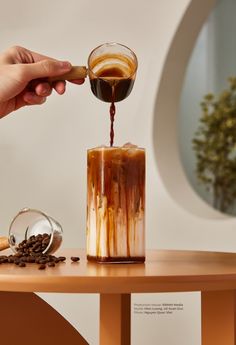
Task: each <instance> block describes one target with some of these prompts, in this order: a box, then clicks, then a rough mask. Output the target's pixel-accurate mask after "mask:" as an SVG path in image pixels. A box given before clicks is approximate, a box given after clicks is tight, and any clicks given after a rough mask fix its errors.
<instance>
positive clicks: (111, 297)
mask: <svg viewBox="0 0 236 345" xmlns="http://www.w3.org/2000/svg"><path fill="white" fill-rule="evenodd" d="M111 344H112V345H130V294H101V295H100V345H111Z"/></svg>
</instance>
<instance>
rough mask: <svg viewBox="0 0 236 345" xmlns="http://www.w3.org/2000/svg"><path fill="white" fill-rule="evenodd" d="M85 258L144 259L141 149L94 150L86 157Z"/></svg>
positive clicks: (143, 201)
mask: <svg viewBox="0 0 236 345" xmlns="http://www.w3.org/2000/svg"><path fill="white" fill-rule="evenodd" d="M87 164H88V175H87V258H88V260H95V261H101V262H123V261H124V262H134V261H138V262H143V261H144V260H145V150H144V149H143V148H139V147H137V146H134V145H131V144H126V145H124V146H122V147H106V146H102V147H96V148H93V149H90V150H88V156H87Z"/></svg>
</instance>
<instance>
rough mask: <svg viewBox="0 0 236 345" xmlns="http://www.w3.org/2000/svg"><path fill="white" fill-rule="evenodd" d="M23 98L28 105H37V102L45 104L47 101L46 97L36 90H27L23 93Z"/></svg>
mask: <svg viewBox="0 0 236 345" xmlns="http://www.w3.org/2000/svg"><path fill="white" fill-rule="evenodd" d="M22 99H23V100H24V102H25V103H26V105H27V104H28V105H36V104H43V103H44V102H46V99H47V98H46V97H43V96H38V95H36V93H34V92H30V91H28V92H26V93H25V94H23V95H22Z"/></svg>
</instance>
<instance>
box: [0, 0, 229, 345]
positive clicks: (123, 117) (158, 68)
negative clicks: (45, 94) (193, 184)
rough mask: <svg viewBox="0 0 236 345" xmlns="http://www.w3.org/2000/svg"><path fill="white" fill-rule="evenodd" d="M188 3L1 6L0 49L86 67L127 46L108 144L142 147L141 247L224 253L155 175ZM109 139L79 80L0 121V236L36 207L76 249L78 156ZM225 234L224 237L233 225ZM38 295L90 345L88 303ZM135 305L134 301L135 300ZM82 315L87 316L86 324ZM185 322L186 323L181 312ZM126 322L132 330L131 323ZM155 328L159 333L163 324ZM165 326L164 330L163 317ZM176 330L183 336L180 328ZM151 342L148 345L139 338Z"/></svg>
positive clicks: (82, 163) (82, 175) (91, 299)
mask: <svg viewBox="0 0 236 345" xmlns="http://www.w3.org/2000/svg"><path fill="white" fill-rule="evenodd" d="M189 3H190V0H178V1H171V0H149V1H142V2H141V1H139V2H138V1H135V0H129V1H127V0H120V1H119V2H114V1H108V0H100V1H91V0H69V1H67V2H64V1H58V0H57V1H56V0H52V1H47V0H41V1H40V2H33V1H29V0H22V1H20V2H16V1H13V0H9V1H7V2H4V4H2V5H1V12H0V38H1V39H0V51H1V50H3V49H5V48H7V47H8V46H11V45H13V44H19V45H23V46H26V47H28V48H30V49H33V50H35V51H40V52H41V53H45V54H48V55H51V56H53V57H58V58H62V59H68V60H70V61H71V62H72V63H74V64H86V61H87V56H88V54H89V52H90V51H91V49H92V48H94V47H95V46H97V45H98V44H100V43H103V42H106V41H117V42H121V43H124V44H126V45H128V46H129V47H130V48H132V49H133V50H134V51H135V52H136V54H137V56H138V59H139V70H138V75H137V81H136V84H135V86H134V90H133V92H132V94H131V95H130V97H129V98H128V99H127V100H125V101H124V102H122V103H120V104H119V105H117V117H116V127H115V130H116V137H115V141H116V144H122V143H124V142H127V141H131V142H133V143H136V144H139V145H140V146H144V147H146V149H147V155H148V159H147V231H146V235H147V236H146V237H147V248H189V249H194V248H196V249H208V248H209V249H216V248H217V249H220V248H221V249H222V247H223V249H225V248H226V249H227V248H229V250H230V249H231V247H230V246H228V244H227V243H226V244H225V246H224V245H223V246H222V237H223V236H224V235H223V233H222V232H221V229H220V227H218V228H217V229H215V231H214V230H213V228H212V227H210V228H209V229H208V230H207V231H203V229H204V228H205V226H206V223H207V221H206V220H205V219H200V220H197V218H196V217H195V216H193V215H192V214H189V213H188V212H187V211H186V210H184V209H182V208H181V207H180V206H179V205H177V204H176V203H175V202H174V201H173V200H172V199H171V197H170V195H169V194H168V193H167V191H166V188H165V186H164V185H163V183H162V180H161V178H160V176H159V173H158V171H157V169H156V164H155V157H154V151H153V146H152V122H153V110H154V103H155V96H156V92H157V88H158V83H159V80H160V76H161V72H162V68H163V64H164V61H165V57H166V54H167V51H168V48H169V46H170V43H171V40H172V38H173V35H174V33H175V30H176V28H177V25H178V23H179V21H180V19H181V17H182V15H183V14H184V11H185V9H186V7H187V5H188V4H189ZM108 135H109V121H108V106H107V105H106V104H104V103H102V102H100V101H98V100H97V99H96V98H95V97H94V96H93V95H92V94H91V92H90V89H89V85H88V83H86V84H85V85H84V86H82V87H77V86H74V85H68V90H67V93H66V95H64V96H62V97H59V96H57V95H53V96H51V97H50V99H49V100H48V102H47V103H46V104H45V105H43V106H41V107H34V108H30V107H29V108H25V109H22V110H20V111H18V112H17V113H16V114H13V115H11V116H8V117H6V118H4V119H2V120H1V126H0V166H1V170H0V189H1V193H0V210H1V211H0V215H1V217H0V229H1V232H2V234H7V228H8V225H9V222H10V220H11V218H12V217H13V216H14V215H15V214H16V213H17V211H18V210H19V209H21V208H22V207H25V206H28V207H35V208H39V209H41V210H43V211H45V212H47V213H48V214H49V215H51V216H53V217H55V218H56V219H57V220H59V221H60V222H61V224H62V226H63V228H64V232H65V236H64V246H65V247H75V244H76V246H77V247H85V208H86V198H85V196H86V149H87V148H89V147H92V146H95V145H100V144H102V143H107V142H108ZM162 149H163V150H165V148H162ZM170 215H171V217H170ZM195 220H196V223H197V224H201V225H202V226H201V227H200V229H201V231H199V232H198V229H197V226H196V227H194V226H193V227H192V224H193V223H194V221H195ZM226 231H228V232H229V233H230V238H231V239H232V236H234V235H233V234H234V232H235V229H234V225H233V223H232V224H231V225H230V226H228V227H227V230H226ZM213 233H214V242H213V241H211V237H212V235H213ZM229 243H232V241H230V242H229ZM232 246H233V244H232ZM43 296H44V297H45V299H46V300H47V301H49V302H50V303H51V304H52V305H54V306H55V307H57V308H58V310H59V311H60V312H61V313H62V314H63V315H65V316H66V317H67V318H68V319H69V320H70V321H71V322H72V324H73V325H75V327H77V328H78V329H79V330H80V331H81V333H82V334H83V335H84V336H85V337H86V338H87V339H88V341H89V343H90V344H92V345H93V344H94V345H96V344H98V340H97V339H98V317H97V316H96V315H97V310H98V299H97V296H88V295H86V296H82V295H81V296H80V295H79V296H78V295H76V296H75V295H69V296H68V295H47V294H43ZM185 296H186V297H185ZM195 297H196V296H192V298H189V295H188V296H187V294H183V296H182V297H181V298H182V301H183V303H185V302H186V306H188V307H189V306H193V307H194V308H196V306H197V305H198V302H199V301H198V298H195ZM135 298H140V300H142V298H144V296H142V295H141V296H136V297H135ZM152 298H153V299H154V298H155V296H152ZM156 298H158V299H160V296H157V297H156ZM166 298H168V296H167V295H165V299H166ZM172 298H173V295H172ZM75 306H76V307H75ZM88 309H89V310H90V313H89V314H88ZM187 309H188V308H187ZM91 310H92V311H94V312H93V317H94V318H93V319H92V318H91ZM86 313H87V314H86ZM85 315H89V316H88V317H89V319H90V323H88V322H86V319H87V317H85ZM184 315H185V316H186V318H187V319H188V320H189V317H190V314H184ZM194 320H195V321H196V318H193V321H194ZM134 322H136V323H135V324H136V325H137V326H138V322H139V321H138V320H134ZM135 324H134V327H135ZM198 325H199V319H198ZM198 325H196V324H192V332H190V335H189V338H186V337H184V338H183V339H179V342H178V343H181V344H182V345H188V344H190V343H191V345H195V344H196V345H199V344H200V340H199V327H198ZM151 326H152V324H151V325H150V329H149V330H148V329H147V330H146V336H147V343H150V342H148V339H149V340H150V339H152V340H153V327H151ZM159 326H160V327H163V322H161V325H160V324H159ZM164 326H165V327H166V328H167V329H169V326H168V320H166V323H164ZM172 326H173V327H174V322H172ZM175 327H176V330H177V329H178V330H179V329H180V327H181V326H180V325H179V324H178V323H177V324H176V326H175ZM182 327H183V330H184V327H185V326H184V324H182ZM190 327H191V325H190ZM157 329H158V327H157ZM134 331H135V329H134ZM136 332H137V333H136V336H135V339H136V340H135V343H134V345H141V344H143V343H141V342H139V341H141V340H138V339H141V337H140V338H139V337H138V332H139V328H138V327H136ZM180 334H181V332H180ZM150 335H152V338H148V336H150ZM154 336H156V338H155V339H159V342H160V343H162V344H165V345H174V344H176V342H175V341H176V339H174V338H172V339H170V338H168V339H167V338H165V332H164V333H162V338H161V339H160V337H158V334H155V333H154ZM193 339H194V342H193ZM150 344H151V343H150Z"/></svg>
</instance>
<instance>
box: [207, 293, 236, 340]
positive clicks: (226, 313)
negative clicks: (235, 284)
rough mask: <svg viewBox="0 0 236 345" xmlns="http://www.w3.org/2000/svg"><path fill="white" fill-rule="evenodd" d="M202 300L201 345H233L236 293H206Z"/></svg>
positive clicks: (235, 338)
mask: <svg viewBox="0 0 236 345" xmlns="http://www.w3.org/2000/svg"><path fill="white" fill-rule="evenodd" d="M201 298H202V345H210V344H214V345H223V344H224V345H235V341H236V337H235V321H236V320H235V310H236V308H235V307H236V304H235V302H236V292H235V291H234V290H228V291H227V290H226V291H206V292H202V293H201Z"/></svg>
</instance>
